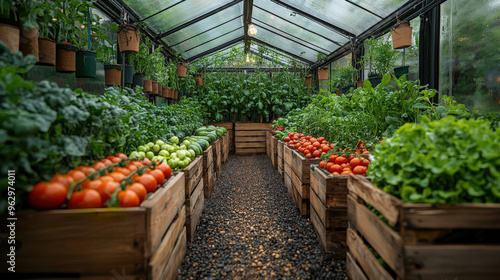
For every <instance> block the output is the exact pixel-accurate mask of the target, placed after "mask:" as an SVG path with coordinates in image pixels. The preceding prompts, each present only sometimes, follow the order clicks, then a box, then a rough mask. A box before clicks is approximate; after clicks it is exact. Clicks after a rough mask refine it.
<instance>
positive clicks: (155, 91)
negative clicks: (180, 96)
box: [151, 81, 158, 95]
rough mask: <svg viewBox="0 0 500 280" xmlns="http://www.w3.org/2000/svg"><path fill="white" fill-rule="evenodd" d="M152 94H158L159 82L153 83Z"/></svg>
mask: <svg viewBox="0 0 500 280" xmlns="http://www.w3.org/2000/svg"><path fill="white" fill-rule="evenodd" d="M151 94H154V95H156V94H158V82H157V81H152V87H151Z"/></svg>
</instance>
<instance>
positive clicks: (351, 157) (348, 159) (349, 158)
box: [347, 154, 354, 162]
mask: <svg viewBox="0 0 500 280" xmlns="http://www.w3.org/2000/svg"><path fill="white" fill-rule="evenodd" d="M353 158H354V155H352V154H351V155H349V157H348V158H347V162H351V160H352V159H353Z"/></svg>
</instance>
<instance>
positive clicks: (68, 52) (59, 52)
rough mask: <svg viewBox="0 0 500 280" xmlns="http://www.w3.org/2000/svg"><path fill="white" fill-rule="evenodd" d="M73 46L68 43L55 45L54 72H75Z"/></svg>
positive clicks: (74, 47) (74, 49)
mask: <svg viewBox="0 0 500 280" xmlns="http://www.w3.org/2000/svg"><path fill="white" fill-rule="evenodd" d="M76 50H77V47H76V46H75V45H72V44H69V43H57V44H56V71H57V72H65V73H71V72H75V71H76Z"/></svg>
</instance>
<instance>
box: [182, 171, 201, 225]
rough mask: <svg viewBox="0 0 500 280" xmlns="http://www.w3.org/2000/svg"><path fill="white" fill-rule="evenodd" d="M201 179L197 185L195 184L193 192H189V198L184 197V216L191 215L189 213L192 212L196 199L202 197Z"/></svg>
mask: <svg viewBox="0 0 500 280" xmlns="http://www.w3.org/2000/svg"><path fill="white" fill-rule="evenodd" d="M202 194H203V181H202V180H200V182H199V183H198V185H196V188H195V189H194V191H193V193H192V194H191V196H190V197H189V199H186V203H185V204H186V217H188V218H189V217H191V215H192V214H193V212H194V207H195V205H196V203H197V202H198V200H199V199H200V197H202V196H203V195H202Z"/></svg>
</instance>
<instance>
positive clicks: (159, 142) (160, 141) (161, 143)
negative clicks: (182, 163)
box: [156, 140, 165, 147]
mask: <svg viewBox="0 0 500 280" xmlns="http://www.w3.org/2000/svg"><path fill="white" fill-rule="evenodd" d="M156 145H158V146H160V147H161V146H162V145H165V142H163V141H162V140H158V141H156Z"/></svg>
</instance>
